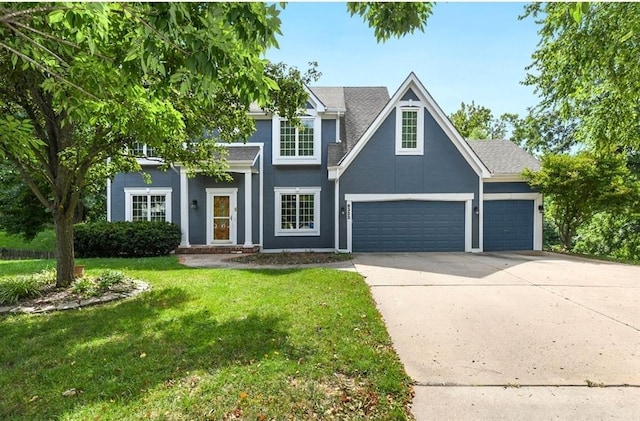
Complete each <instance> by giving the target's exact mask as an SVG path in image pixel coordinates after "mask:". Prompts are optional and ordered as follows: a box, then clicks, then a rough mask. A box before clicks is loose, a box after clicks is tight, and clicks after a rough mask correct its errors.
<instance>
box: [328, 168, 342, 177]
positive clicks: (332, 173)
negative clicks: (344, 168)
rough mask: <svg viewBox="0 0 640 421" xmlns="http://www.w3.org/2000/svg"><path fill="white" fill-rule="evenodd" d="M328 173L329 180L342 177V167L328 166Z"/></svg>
mask: <svg viewBox="0 0 640 421" xmlns="http://www.w3.org/2000/svg"><path fill="white" fill-rule="evenodd" d="M327 173H328V174H329V180H335V179H337V178H340V167H328V168H327Z"/></svg>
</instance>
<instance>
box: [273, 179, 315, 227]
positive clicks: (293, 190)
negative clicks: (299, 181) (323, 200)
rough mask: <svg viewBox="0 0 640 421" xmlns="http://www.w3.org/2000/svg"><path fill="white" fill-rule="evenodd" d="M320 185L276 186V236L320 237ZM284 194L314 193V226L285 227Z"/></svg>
mask: <svg viewBox="0 0 640 421" xmlns="http://www.w3.org/2000/svg"><path fill="white" fill-rule="evenodd" d="M320 191H321V188H320V187H274V188H273V192H274V207H275V209H274V212H273V214H274V225H273V227H274V234H273V235H274V236H275V237H300V236H308V237H318V236H319V235H320ZM283 194H296V195H299V194H313V228H306V229H305V228H292V229H283V228H282V226H281V222H282V201H281V200H280V196H281V195H283Z"/></svg>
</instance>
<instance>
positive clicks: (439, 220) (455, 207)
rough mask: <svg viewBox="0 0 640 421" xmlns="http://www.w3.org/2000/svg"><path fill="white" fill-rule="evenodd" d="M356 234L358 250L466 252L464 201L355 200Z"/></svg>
mask: <svg viewBox="0 0 640 421" xmlns="http://www.w3.org/2000/svg"><path fill="white" fill-rule="evenodd" d="M352 235H353V237H352V241H353V243H352V246H353V251H354V252H389V251H464V203H463V202H420V201H398V202H366V203H354V204H353V225H352Z"/></svg>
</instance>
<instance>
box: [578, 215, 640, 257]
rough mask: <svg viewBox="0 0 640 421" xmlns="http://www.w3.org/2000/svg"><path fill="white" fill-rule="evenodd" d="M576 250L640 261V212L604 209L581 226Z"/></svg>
mask: <svg viewBox="0 0 640 421" xmlns="http://www.w3.org/2000/svg"><path fill="white" fill-rule="evenodd" d="M574 251H575V252H577V253H584V254H591V255H596V256H606V257H613V258H615V259H621V260H640V214H638V213H632V212H624V213H611V212H602V213H598V214H596V215H594V216H593V218H592V219H591V220H590V221H589V222H588V223H586V224H585V225H584V226H582V227H580V229H578V232H577V236H576V241H575V247H574Z"/></svg>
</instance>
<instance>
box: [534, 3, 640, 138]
mask: <svg viewBox="0 0 640 421" xmlns="http://www.w3.org/2000/svg"><path fill="white" fill-rule="evenodd" d="M527 16H531V17H533V18H534V19H537V20H538V22H539V24H540V30H539V34H540V43H539V44H538V48H537V50H536V51H535V52H534V54H533V63H532V64H531V66H530V67H529V68H528V70H529V73H528V75H527V77H526V79H525V84H527V85H530V86H534V87H535V89H536V92H537V93H538V94H539V95H540V97H541V99H542V101H541V103H540V105H539V106H538V107H537V108H538V109H539V110H542V111H547V112H550V113H552V114H554V115H558V116H559V117H560V118H562V119H564V120H567V121H575V122H577V123H578V124H577V126H576V130H575V131H574V133H573V136H574V137H575V138H576V140H577V141H578V142H582V143H585V144H590V145H594V146H595V147H597V148H598V149H599V150H604V149H607V150H611V149H613V150H616V149H618V148H619V147H623V148H632V149H634V150H638V149H640V109H639V108H638V103H639V101H640V67H639V66H638V57H639V56H640V42H639V41H640V38H639V37H640V4H638V3H608V2H606V3H588V4H587V3H582V4H580V5H577V4H576V5H573V6H572V7H567V5H566V4H564V3H534V4H531V5H529V6H528V7H527Z"/></svg>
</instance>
